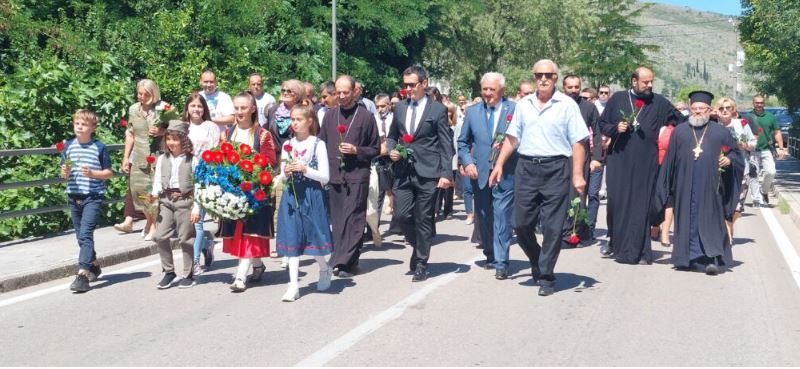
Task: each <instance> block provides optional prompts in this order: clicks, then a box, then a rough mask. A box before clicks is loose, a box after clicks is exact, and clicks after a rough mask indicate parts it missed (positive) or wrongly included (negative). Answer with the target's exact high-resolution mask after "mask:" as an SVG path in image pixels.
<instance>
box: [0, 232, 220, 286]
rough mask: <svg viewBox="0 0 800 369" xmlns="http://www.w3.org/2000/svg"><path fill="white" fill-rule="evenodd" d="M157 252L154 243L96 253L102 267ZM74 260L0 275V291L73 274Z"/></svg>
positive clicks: (208, 234)
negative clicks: (104, 253) (101, 254)
mask: <svg viewBox="0 0 800 369" xmlns="http://www.w3.org/2000/svg"><path fill="white" fill-rule="evenodd" d="M205 236H206V238H207V239H208V238H211V239H213V235H212V234H211V232H209V231H205ZM179 248H180V246H179V245H178V240H177V239H176V238H173V239H172V249H173V250H177V249H179ZM155 254H158V247H157V246H156V244H155V243H150V244H147V245H137V246H135V247H132V248H128V249H124V250H120V251H117V252H114V253H112V254H109V255H103V256H100V255H98V257H97V259H98V261H99V263H100V266H101V267H102V268H106V267H110V266H112V265H117V264H122V263H125V262H128V261H132V260H136V259H141V258H145V257H148V256H150V255H155ZM75 268H76V265H75V261H74V260H67V261H63V262H61V263H58V264H54V265H52V266H48V267H45V268H40V269H38V270H31V271H26V272H23V273H19V274H16V275H10V276H7V277H0V293H6V292H10V291H14V290H18V289H22V288H25V287H30V286H35V285H37V284H41V283H45V282H50V281H54V280H56V279H61V278H65V277H69V276H73V275H75Z"/></svg>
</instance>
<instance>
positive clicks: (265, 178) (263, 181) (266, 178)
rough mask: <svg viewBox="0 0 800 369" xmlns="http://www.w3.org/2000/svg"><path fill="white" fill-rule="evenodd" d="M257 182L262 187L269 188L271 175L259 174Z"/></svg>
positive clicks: (268, 173)
mask: <svg viewBox="0 0 800 369" xmlns="http://www.w3.org/2000/svg"><path fill="white" fill-rule="evenodd" d="M258 182H259V183H261V184H262V185H264V186H269V185H270V184H272V174H271V173H270V172H261V174H259V175H258Z"/></svg>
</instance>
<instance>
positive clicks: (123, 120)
mask: <svg viewBox="0 0 800 369" xmlns="http://www.w3.org/2000/svg"><path fill="white" fill-rule="evenodd" d="M119 126H120V127H122V128H125V127H127V126H128V121H127V120H125V119H120V120H119Z"/></svg>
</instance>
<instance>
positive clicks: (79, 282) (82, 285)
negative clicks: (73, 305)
mask: <svg viewBox="0 0 800 369" xmlns="http://www.w3.org/2000/svg"><path fill="white" fill-rule="evenodd" d="M69 289H70V290H73V291H75V292H86V291H89V290H91V289H92V286H90V285H89V278H87V277H86V276H85V275H83V274H78V275H77V276H76V277H75V280H74V281H72V284H70V285H69Z"/></svg>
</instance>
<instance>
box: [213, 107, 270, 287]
mask: <svg viewBox="0 0 800 369" xmlns="http://www.w3.org/2000/svg"><path fill="white" fill-rule="evenodd" d="M233 109H234V120H235V122H236V124H234V125H233V126H231V127H229V128H228V129H227V130H225V132H224V133H223V136H222V142H223V145H222V146H223V151H225V147H232V146H231V145H233V146H235V147H237V148H239V150H240V151H249V150H252V151H254V152H257V153H259V154H261V157H263V159H262V160H265V162H266V163H265V164H266V165H269V166H273V167H274V166H275V164H276V160H275V146H274V144H273V141H272V135H271V134H270V133H269V131H268V130H266V129H264V128H262V127H261V126H259V125H258V124H257V123H258V116H257V113H256V100H255V98H254V97H253V95H251V94H250V93H249V92H247V91H244V92H241V93H239V94H238V95H236V97H235V98H234V99H233ZM226 144H227V146H226ZM227 151H228V152H230V153H231V154H229V155H228V160H229V161H230V159H231V156H234V161H238V159H235V156H238V154H236V152H235V151H231V150H230V149H229V150H227ZM234 164H235V163H234ZM246 183H247V182H243V183H242V186H243V188H242V190H243V191H245V192H249V191H250V190H251V189H252V188H249V189H248V188H245V187H244V186H246ZM261 195H262V196H263V193H261ZM261 200H263V199H261ZM274 212H275V208H274V206H272V205H271V204H268V205H265V206H262V207H260V208H259V209H258V210H256V213H255V214H254V215H252V216H251V217H249V218H247V219H245V220H242V221H238V220H237V221H234V220H231V219H224V220H223V221H222V222H220V227H222V231H221V235H222V239H223V241H222V251H223V252H225V253H227V254H230V255H233V256H235V257H237V258H239V268H238V269H237V271H236V275H235V276H234V281H233V284H231V290H233V291H234V292H243V291H244V290H245V289H247V286H246V284H245V278H246V275H247V271H248V270H249V269H250V265H251V264H252V265H253V274H252V275H251V276H250V278H248V279H247V280H246V281H247V282H258V281H260V280H261V276H262V275H263V274H264V271H265V270H266V267H265V266H264V263H263V262H262V261H261V258H262V257H266V256H269V239H270V238H272V237H273V234H274V227H273V214H274ZM237 228H241V229H237Z"/></svg>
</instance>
